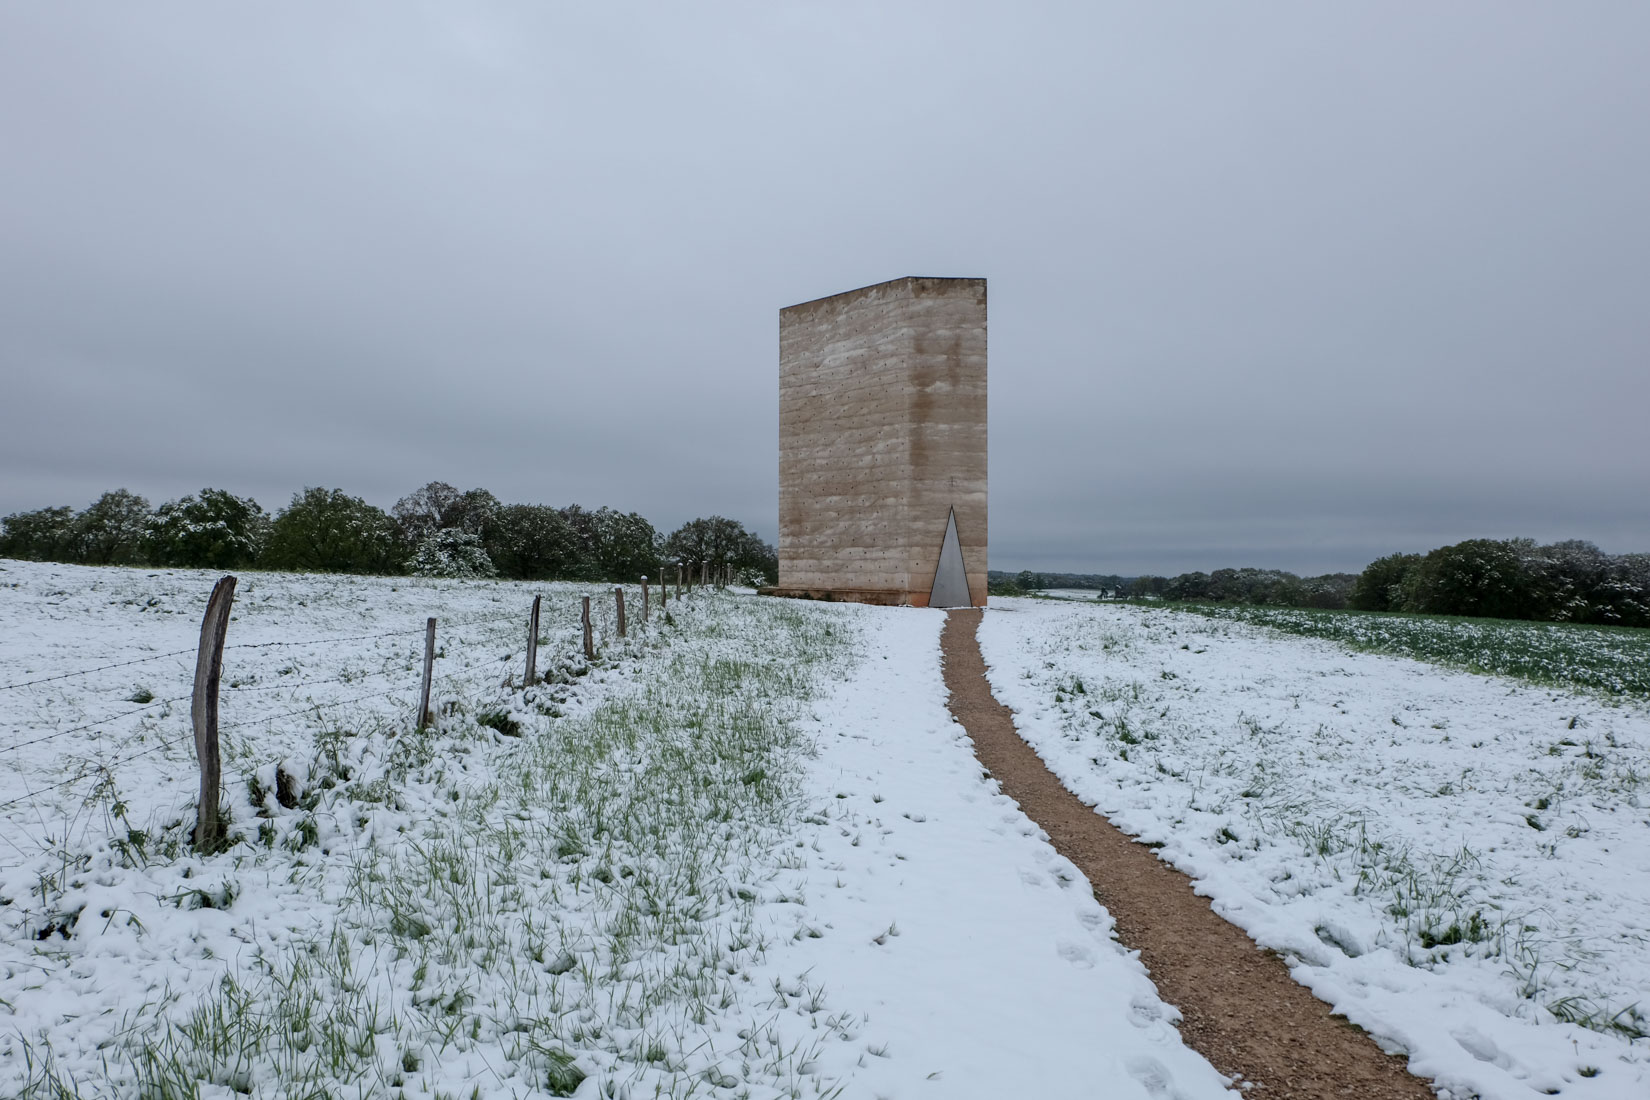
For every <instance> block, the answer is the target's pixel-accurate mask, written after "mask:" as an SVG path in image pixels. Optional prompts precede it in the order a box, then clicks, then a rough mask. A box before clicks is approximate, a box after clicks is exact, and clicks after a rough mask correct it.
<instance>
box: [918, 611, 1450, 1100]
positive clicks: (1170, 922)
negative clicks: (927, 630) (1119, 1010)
mask: <svg viewBox="0 0 1650 1100" xmlns="http://www.w3.org/2000/svg"><path fill="white" fill-rule="evenodd" d="M980 617H981V612H980V611H979V610H978V609H968V610H961V611H952V612H950V613H949V614H948V615H947V616H946V622H945V630H944V633H943V634H942V635H941V637H940V651H941V654H942V656H943V658H944V662H945V685H946V687H947V688H948V689H949V690H950V693H951V698H950V707H951V713H952V714H953V715H955V716H956V718H957V721H959V722H961V723H962V725H963V728H964V729H966V730H967V731H968V735H969V737H970V738H971V739H972V740H973V742H974V750H975V753H976V754H977V755H978V757H979V759H980V763H981V764H982V765H983V766H984V767H985V768H986V769H987V770H988V771H990V773H991V774H992V776H993V777H995V778H996V779H997V780H998V781H999V782H1000V783H1001V784H1002V789H1003V793H1005V794H1007V795H1008V796H1009V797H1011V798H1013V799H1014V800H1015V801H1016V802H1018V803H1019V804H1020V808H1021V809H1022V810H1024V811H1025V814H1026V816H1028V817H1030V818H1031V819H1032V820H1033V821H1035V822H1037V824H1038V825H1040V826H1042V828H1043V830H1044V831H1045V832H1047V833H1048V835H1049V839H1050V841H1051V842H1052V843H1053V845H1054V847H1055V849H1056V850H1057V851H1058V852H1059V853H1060V854H1061V855H1063V856H1065V857H1066V858H1067V859H1069V860H1071V861H1072V862H1073V863H1075V864H1076V865H1077V866H1078V867H1079V868H1081V869H1082V871H1083V873H1084V874H1085V875H1086V876H1088V880H1089V882H1090V883H1091V884H1092V885H1093V887H1094V896H1095V897H1096V898H1097V899H1098V900H1099V902H1100V903H1101V904H1102V905H1104V906H1105V907H1106V908H1107V909H1108V910H1110V911H1111V914H1112V917H1113V918H1114V919H1115V920H1116V921H1117V934H1118V936H1119V938H1120V939H1121V940H1122V941H1123V943H1124V945H1125V946H1127V947H1130V948H1133V949H1135V950H1138V951H1139V952H1140V957H1141V961H1143V962H1144V963H1145V964H1146V966H1147V967H1148V968H1149V969H1150V971H1151V976H1152V980H1153V981H1154V982H1156V983H1157V988H1158V991H1159V993H1160V994H1161V996H1162V997H1163V999H1164V1000H1165V1001H1167V1002H1169V1003H1170V1004H1173V1005H1175V1006H1177V1007H1178V1008H1179V1009H1180V1011H1181V1014H1182V1016H1183V1017H1184V1020H1183V1022H1182V1023H1181V1026H1180V1030H1181V1034H1182V1035H1183V1036H1184V1037H1185V1040H1186V1042H1187V1044H1188V1045H1190V1046H1191V1047H1193V1048H1194V1049H1195V1050H1197V1051H1198V1052H1199V1053H1201V1054H1202V1055H1203V1056H1204V1057H1205V1058H1207V1059H1209V1061H1210V1062H1212V1063H1213V1064H1214V1066H1215V1068H1216V1069H1218V1070H1220V1071H1221V1072H1222V1073H1224V1074H1226V1075H1228V1076H1239V1075H1241V1076H1242V1078H1243V1080H1244V1081H1245V1082H1252V1083H1253V1085H1254V1087H1253V1088H1252V1089H1250V1090H1249V1095H1250V1096H1251V1097H1255V1098H1261V1097H1290V1098H1295V1097H1300V1098H1307V1097H1312V1098H1318V1097H1344V1096H1354V1097H1359V1098H1360V1100H1398V1098H1404V1100H1428V1098H1430V1097H1432V1096H1433V1092H1432V1090H1431V1088H1429V1087H1428V1085H1427V1083H1426V1082H1424V1081H1422V1080H1421V1079H1419V1078H1416V1077H1412V1076H1410V1074H1409V1073H1408V1072H1407V1071H1406V1070H1405V1068H1404V1066H1405V1059H1403V1058H1402V1057H1396V1056H1393V1055H1389V1054H1385V1053H1382V1051H1381V1050H1380V1049H1379V1048H1378V1047H1376V1045H1375V1044H1374V1042H1373V1041H1371V1040H1370V1038H1369V1037H1368V1036H1367V1035H1365V1034H1364V1033H1363V1032H1362V1031H1361V1030H1359V1029H1358V1028H1356V1027H1354V1026H1352V1025H1351V1024H1349V1023H1347V1022H1346V1020H1344V1019H1342V1018H1340V1017H1336V1016H1333V1015H1331V1013H1330V1009H1329V1006H1328V1005H1326V1004H1324V1003H1323V1002H1322V1001H1320V1000H1318V999H1317V998H1315V997H1313V996H1312V994H1311V993H1309V992H1307V991H1306V990H1305V989H1304V988H1302V987H1301V986H1299V985H1297V984H1296V983H1295V982H1294V980H1293V979H1291V978H1290V977H1289V971H1288V969H1287V968H1286V967H1285V966H1284V964H1283V962H1282V961H1281V960H1279V959H1278V958H1277V957H1276V956H1274V955H1271V954H1269V953H1267V952H1264V951H1262V950H1261V949H1259V948H1258V947H1256V946H1255V943H1254V941H1252V940H1250V939H1249V937H1248V936H1247V935H1245V934H1244V933H1243V932H1242V930H1240V929H1238V928H1237V927H1235V926H1234V925H1231V924H1228V923H1227V922H1226V921H1224V920H1222V919H1221V918H1220V917H1219V916H1217V915H1216V914H1215V912H1214V910H1212V909H1210V908H1209V903H1208V901H1207V900H1206V899H1204V898H1201V897H1198V896H1197V894H1195V893H1193V891H1192V882H1191V880H1190V879H1189V878H1187V877H1186V876H1185V875H1183V874H1181V873H1180V872H1179V871H1176V870H1174V869H1173V868H1171V867H1169V866H1168V865H1167V864H1164V863H1162V862H1161V861H1159V860H1158V859H1157V858H1156V856H1155V855H1153V853H1152V850H1151V849H1149V848H1147V847H1145V846H1144V845H1140V844H1136V843H1134V841H1133V840H1132V839H1131V838H1130V837H1129V836H1128V834H1126V833H1124V832H1123V831H1121V830H1120V829H1118V828H1117V827H1116V826H1114V825H1112V824H1111V822H1109V821H1108V820H1106V818H1105V817H1104V816H1102V815H1101V814H1099V813H1098V812H1096V811H1095V810H1094V809H1093V808H1092V807H1090V806H1087V805H1085V804H1084V803H1083V802H1081V801H1080V800H1079V799H1078V798H1077V797H1076V796H1075V795H1073V794H1072V793H1071V792H1069V791H1067V790H1066V789H1065V788H1064V787H1063V786H1061V785H1060V781H1059V780H1058V779H1056V778H1055V777H1054V775H1053V773H1052V772H1050V771H1049V770H1048V768H1047V767H1045V766H1044V765H1043V762H1042V760H1041V759H1040V758H1039V757H1038V756H1037V754H1036V752H1035V751H1033V749H1032V748H1031V746H1029V745H1027V744H1026V743H1025V742H1024V741H1022V740H1021V739H1020V736H1019V734H1018V733H1017V732H1016V731H1015V729H1014V718H1013V714H1012V712H1011V711H1009V710H1008V708H1007V707H1004V706H1003V705H1002V704H1001V703H999V702H997V700H996V698H995V697H994V696H993V695H992V694H991V685H990V683H989V682H988V681H987V680H986V675H985V661H984V659H983V658H982V657H981V656H980V646H979V642H978V640H977V638H976V637H975V631H976V630H977V629H978V627H979V623H980Z"/></svg>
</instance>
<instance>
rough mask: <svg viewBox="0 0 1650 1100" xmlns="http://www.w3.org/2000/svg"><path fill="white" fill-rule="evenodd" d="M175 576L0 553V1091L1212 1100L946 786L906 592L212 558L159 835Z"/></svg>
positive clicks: (1100, 953) (1078, 906) (928, 658)
mask: <svg viewBox="0 0 1650 1100" xmlns="http://www.w3.org/2000/svg"><path fill="white" fill-rule="evenodd" d="M214 579H215V578H214V577H213V576H212V575H210V574H206V573H200V572H187V571H144V570H124V569H88V568H77V567H70V566H57V565H40V564H31V563H19V562H10V561H7V562H0V685H3V686H0V835H3V841H0V1095H6V1096H12V1095H35V1096H54V1097H56V1096H66V1095H77V1094H78V1095H81V1096H86V1097H91V1096H134V1095H149V1096H223V1097H228V1096H233V1095H238V1094H250V1095H254V1096H259V1097H274V1096H312V1095H327V1096H343V1095H349V1096H386V1097H388V1096H403V1095H405V1096H448V1097H454V1098H457V1097H461V1096H462V1097H469V1096H535V1095H536V1096H543V1095H575V1096H580V1097H595V1096H603V1097H620V1096H628V1097H638V1098H639V1097H642V1096H655V1095H661V1096H752V1097H768V1096H816V1095H819V1096H832V1095H838V1096H848V1097H858V1096H891V1097H892V1096H917V1095H924V1096H946V1097H957V1096H965V1097H966V1096H978V1097H1003V1096H1024V1095H1038V1096H1047V1097H1061V1096H1073V1097H1075V1096H1092V1095H1095V1094H1097V1092H1098V1093H1099V1094H1103V1095H1107V1096H1116V1097H1148V1096H1164V1095H1180V1096H1185V1097H1212V1096H1216V1095H1224V1094H1225V1090H1224V1089H1223V1087H1222V1082H1221V1080H1220V1079H1219V1077H1218V1076H1217V1075H1216V1074H1215V1073H1214V1071H1213V1070H1212V1069H1211V1068H1210V1067H1209V1066H1208V1065H1207V1063H1205V1062H1204V1061H1203V1060H1202V1059H1201V1058H1200V1057H1198V1056H1197V1055H1195V1054H1193V1053H1192V1052H1190V1051H1189V1050H1188V1049H1187V1048H1185V1047H1184V1046H1183V1045H1182V1044H1181V1041H1180V1038H1179V1034H1178V1032H1177V1031H1176V1030H1175V1029H1174V1028H1173V1026H1172V1021H1173V1019H1174V1013H1173V1010H1172V1009H1169V1008H1168V1007H1167V1006H1165V1005H1163V1004H1162V1003H1161V1002H1160V1001H1159V999H1158V998H1157V996H1156V993H1155V991H1154V990H1153V988H1152V986H1151V984H1150V983H1149V981H1148V980H1147V978H1146V976H1145V975H1144V972H1143V970H1142V968H1141V967H1140V965H1139V964H1138V962H1137V961H1135V960H1134V959H1133V958H1132V957H1131V956H1129V955H1128V954H1127V953H1126V952H1124V951H1123V950H1122V949H1121V948H1119V947H1118V946H1117V944H1116V942H1115V940H1114V939H1112V936H1111V921H1110V918H1109V917H1108V916H1107V915H1106V914H1105V913H1104V911H1103V910H1101V909H1100V907H1099V906H1097V905H1096V904H1095V902H1094V900H1093V898H1092V896H1090V893H1089V890H1088V888H1087V884H1086V883H1084V882H1083V880H1082V878H1081V876H1080V875H1078V874H1077V872H1076V871H1075V869H1074V868H1072V867H1071V866H1070V865H1069V864H1067V863H1066V862H1065V861H1064V860H1061V859H1060V858H1058V857H1057V856H1056V855H1055V854H1054V853H1053V851H1052V850H1051V849H1050V848H1049V847H1048V845H1047V843H1046V842H1045V840H1044V839H1043V837H1042V835H1041V833H1040V832H1039V830H1037V829H1036V828H1035V827H1034V826H1032V825H1031V823H1030V822H1028V821H1027V820H1026V819H1025V818H1024V817H1023V816H1022V815H1021V814H1020V813H1019V811H1018V810H1017V809H1016V808H1015V807H1014V806H1013V805H1012V804H1011V803H1010V802H1009V801H1008V800H1006V799H1005V798H1003V797H1002V796H1001V795H1000V794H998V793H996V791H995V789H994V786H992V785H990V784H988V783H987V782H985V781H984V780H983V779H982V776H981V773H980V770H979V768H978V766H977V764H976V763H975V762H974V759H973V756H972V752H971V749H970V747H969V745H968V743H967V740H966V738H964V737H963V736H962V735H961V732H960V728H959V727H957V726H956V725H955V724H954V723H952V722H951V720H950V716H949V714H948V713H947V711H946V710H945V692H944V687H943V683H942V681H941V678H940V671H939V661H938V636H939V629H940V625H941V622H942V616H941V615H940V614H939V613H937V612H927V611H909V610H905V611H902V610H898V609H883V608H865V607H852V606H843V605H826V604H799V603H793V602H790V601H776V600H762V599H757V598H754V597H750V596H745V595H738V594H732V593H728V594H715V595H713V594H701V595H697V596H695V597H693V598H691V599H687V600H683V601H681V602H679V603H678V602H673V603H672V605H671V620H672V621H671V623H669V624H666V623H664V622H663V621H662V619H661V616H660V615H659V614H658V610H657V608H656V607H655V609H654V615H653V619H652V622H651V623H650V624H649V625H648V626H647V627H646V628H641V627H640V626H639V623H638V620H639V615H638V614H637V608H636V599H637V596H638V593H637V592H636V590H634V589H632V590H631V591H630V593H629V597H630V600H631V623H632V624H633V627H632V631H631V635H632V636H631V638H630V639H628V640H627V641H623V642H621V641H619V640H618V639H617V638H615V637H614V636H613V631H612V629H611V625H612V618H611V616H612V612H611V610H609V609H610V607H611V600H610V598H609V597H607V596H606V595H605V594H602V593H600V592H599V590H595V589H580V588H578V587H577V586H572V585H539V586H528V585H517V584H507V583H494V582H441V581H422V580H412V579H370V578H346V577H304V576H283V575H275V574H257V573H254V574H248V575H245V576H243V577H242V578H241V583H240V588H239V592H238V595H237V601H236V607H235V618H234V620H233V621H232V622H231V624H230V627H229V637H228V642H229V645H230V646H231V647H233V648H231V649H229V651H228V652H227V653H226V656H225V670H224V694H223V701H222V712H223V716H222V722H223V734H224V756H225V775H224V789H225V793H226V805H227V806H228V808H229V811H230V814H231V816H232V819H233V820H232V824H231V831H232V834H233V837H234V838H235V840H236V841H237V842H236V843H235V844H234V845H233V846H232V847H231V848H230V849H229V850H228V851H226V852H224V853H222V854H219V855H214V856H206V857H203V856H200V855H197V854H196V853H194V852H193V851H192V850H191V849H190V847H189V845H188V830H189V827H190V824H191V823H192V818H193V801H194V796H195V791H196V786H197V780H196V778H195V776H196V772H195V765H194V760H193V746H192V742H191V740H190V735H189V725H188V705H187V695H188V691H189V681H190V675H191V672H192V666H193V650H194V646H195V643H196V641H197V638H198V632H199V623H200V615H201V612H202V610H203V607H204V603H205V598H206V595H207V593H208V592H209V590H210V587H211V583H212V581H213V580H214ZM535 592H542V593H544V595H545V596H546V601H545V620H544V626H543V629H542V630H541V635H542V636H543V640H542V642H541V646H540V665H541V668H547V669H548V671H549V679H548V682H547V683H545V684H544V685H543V686H541V687H536V688H533V689H529V690H527V691H525V692H524V691H523V690H522V689H521V685H520V678H521V655H522V648H523V642H524V632H525V618H526V612H527V606H528V603H529V601H530V599H531V595H532V594H533V593H535ZM585 592H594V593H596V594H598V596H599V598H598V599H597V600H596V601H595V605H596V607H597V608H598V610H599V614H600V617H601V622H600V629H599V630H598V635H599V641H600V643H601V646H602V652H601V654H600V656H599V658H598V660H597V661H596V662H595V664H594V665H593V666H590V667H587V666H586V665H585V663H584V662H583V660H582V659H580V658H579V657H577V656H576V654H577V652H578V644H577V626H576V607H577V597H578V596H579V595H580V594H582V593H585ZM429 615H434V616H436V617H437V618H438V620H439V621H440V626H439V644H440V657H439V659H438V661H437V666H436V668H437V689H438V696H439V699H440V711H441V715H442V716H441V719H440V722H439V724H438V725H437V726H436V728H434V729H433V730H430V731H427V732H425V733H416V732H414V731H413V730H412V729H411V725H412V708H413V704H414V700H415V695H416V690H417V681H418V667H419V666H418V661H419V655H420V650H421V646H422V632H423V622H424V619H425V617H426V616H429ZM107 666H113V667H107ZM92 669H99V671H95V672H90V671H89V670H92ZM81 673H86V674H81ZM146 697H147V698H146ZM278 766H279V768H280V771H281V773H282V774H285V775H288V776H296V777H297V778H298V779H299V780H300V781H301V787H300V789H298V790H296V791H291V790H288V791H286V792H284V793H286V794H287V796H288V797H287V798H286V799H285V800H284V801H283V799H282V798H281V797H280V795H281V793H282V792H280V791H279V790H278V783H277V767H278ZM288 803H290V804H288Z"/></svg>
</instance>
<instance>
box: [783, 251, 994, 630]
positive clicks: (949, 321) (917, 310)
mask: <svg viewBox="0 0 1650 1100" xmlns="http://www.w3.org/2000/svg"><path fill="white" fill-rule="evenodd" d="M985 322H986V297H985V280H984V279H936V278H919V277H908V278H904V279H895V280H893V281H892V282H886V283H878V284H877V285H876V286H868V287H862V288H860V289H859V290H850V291H847V292H845V293H842V294H835V295H832V296H831V297H829V298H820V299H818V300H816V301H812V302H803V303H802V304H801V305H794V306H790V307H788V308H786V309H782V310H780V311H779V584H778V585H777V586H776V587H775V588H773V589H770V590H769V591H771V592H772V593H773V594H775V595H785V596H805V597H809V598H812V599H824V600H833V599H834V600H854V601H859V602H862V603H880V604H906V605H911V606H915V607H930V606H932V607H968V606H971V605H972V606H982V607H983V606H984V605H985V602H986V576H985V574H986V390H985V383H986V375H985V370H986V327H985Z"/></svg>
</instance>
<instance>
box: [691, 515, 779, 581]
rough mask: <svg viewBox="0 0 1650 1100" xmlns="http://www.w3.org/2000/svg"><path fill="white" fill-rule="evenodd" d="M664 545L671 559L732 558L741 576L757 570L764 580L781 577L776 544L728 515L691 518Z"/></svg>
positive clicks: (728, 559)
mask: <svg viewBox="0 0 1650 1100" xmlns="http://www.w3.org/2000/svg"><path fill="white" fill-rule="evenodd" d="M664 549H665V555H666V557H668V558H670V559H671V560H676V561H710V562H731V563H732V564H733V567H734V569H735V570H736V571H738V572H739V574H740V575H741V576H744V575H746V574H748V573H754V574H755V575H756V576H758V577H760V578H761V583H764V584H774V583H777V582H778V580H779V556H778V555H777V554H775V553H774V550H773V547H772V546H770V545H768V544H767V543H765V542H763V541H762V539H761V538H760V537H758V536H757V535H756V534H754V533H753V532H751V531H749V530H747V529H746V528H745V525H744V524H742V523H740V522H738V521H737V520H731V519H728V518H726V517H724V516H709V517H705V518H701V519H693V520H689V521H688V522H686V523H684V524H682V526H680V527H678V528H677V529H676V530H675V531H673V532H671V535H670V537H669V538H668V539H666V540H665V547H664Z"/></svg>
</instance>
